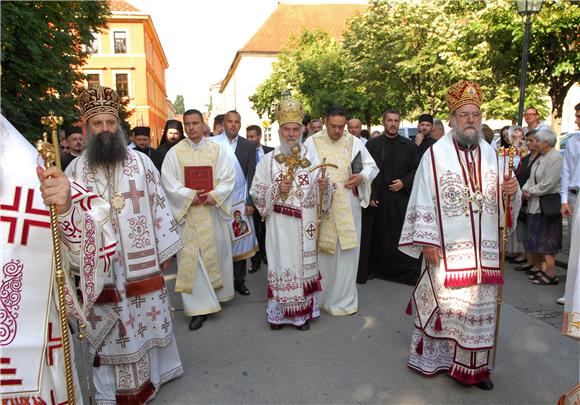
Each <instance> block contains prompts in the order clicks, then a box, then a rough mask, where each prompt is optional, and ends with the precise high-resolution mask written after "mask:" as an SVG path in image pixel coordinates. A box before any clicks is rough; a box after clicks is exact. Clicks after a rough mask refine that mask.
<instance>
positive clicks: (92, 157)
mask: <svg viewBox="0 0 580 405" xmlns="http://www.w3.org/2000/svg"><path fill="white" fill-rule="evenodd" d="M87 138H88V141H87V147H86V149H85V152H84V154H85V156H86V159H87V163H88V165H89V167H90V168H91V169H98V168H99V167H111V166H115V165H116V164H117V163H122V162H123V161H125V159H126V158H127V156H128V154H129V152H128V151H127V137H126V136H125V133H124V132H123V130H122V129H121V127H119V129H118V130H117V132H116V133H112V132H109V131H103V132H101V133H100V134H98V135H93V134H92V133H91V132H90V131H88V135H87Z"/></svg>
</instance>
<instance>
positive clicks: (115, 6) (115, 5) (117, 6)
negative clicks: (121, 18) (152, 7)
mask: <svg viewBox="0 0 580 405" xmlns="http://www.w3.org/2000/svg"><path fill="white" fill-rule="evenodd" d="M109 3H110V7H111V11H113V12H114V11H129V12H140V11H141V10H139V9H138V8H136V7H134V6H132V5H131V4H129V3H127V2H126V1H122V0H120V1H118V0H114V1H110V2H109Z"/></svg>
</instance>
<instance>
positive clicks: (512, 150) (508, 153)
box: [493, 146, 519, 367]
mask: <svg viewBox="0 0 580 405" xmlns="http://www.w3.org/2000/svg"><path fill="white" fill-rule="evenodd" d="M497 154H498V156H503V157H504V165H505V158H506V157H507V158H508V172H507V176H506V177H507V178H508V179H510V178H511V177H512V172H513V169H514V158H515V156H516V155H518V154H519V151H518V149H517V148H516V147H515V146H510V147H509V148H504V147H501V146H500V147H499V148H498V149H497ZM504 181H505V178H504ZM503 203H504V207H505V208H504V216H503V229H502V234H501V260H500V262H499V271H500V274H501V275H502V276H503V273H504V268H505V248H506V243H507V239H508V234H507V230H508V220H509V219H510V216H511V210H510V197H508V195H507V194H505V193H503ZM511 220H512V221H513V218H512V219H511ZM502 297H503V284H500V285H499V288H498V291H497V304H496V311H495V312H496V317H495V335H494V340H493V341H494V346H493V366H494V367H495V356H496V354H497V342H498V339H499V321H500V318H501V304H502V299H503V298H502Z"/></svg>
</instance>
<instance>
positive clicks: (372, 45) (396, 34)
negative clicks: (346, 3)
mask: <svg viewBox="0 0 580 405" xmlns="http://www.w3.org/2000/svg"><path fill="white" fill-rule="evenodd" d="M484 6H485V3H483V2H468V1H457V0H434V1H430V2H424V1H423V2H408V1H386V0H373V1H372V2H371V3H370V7H369V10H368V12H367V13H365V14H364V15H361V16H359V17H357V18H355V19H354V20H353V22H352V24H351V26H350V29H349V30H348V31H347V32H346V33H345V35H344V47H345V49H346V51H347V54H348V57H349V58H350V59H351V60H353V61H354V62H353V70H354V73H355V75H356V76H357V77H358V78H359V80H360V83H361V86H363V87H364V88H365V89H366V91H365V92H366V94H367V97H369V99H371V100H372V101H373V103H375V104H377V105H380V106H382V107H383V108H385V107H395V108H398V109H399V110H400V111H401V113H402V115H403V117H406V118H414V117H415V116H417V115H418V114H420V113H422V112H429V113H431V114H438V113H440V112H442V111H445V110H446V107H445V94H446V91H447V89H448V87H449V85H450V84H452V83H453V82H455V81H457V80H459V79H461V78H473V77H477V76H478V75H479V74H478V72H477V70H476V67H475V64H474V63H472V62H471V61H470V60H469V59H467V58H464V55H463V53H462V52H459V50H461V49H469V45H471V46H476V44H474V43H471V44H470V43H469V42H470V41H469V38H467V37H465V35H464V34H463V30H464V28H465V26H466V25H468V24H469V23H470V21H472V16H473V15H474V14H475V13H476V12H477V10H478V9H479V8H481V7H484Z"/></svg>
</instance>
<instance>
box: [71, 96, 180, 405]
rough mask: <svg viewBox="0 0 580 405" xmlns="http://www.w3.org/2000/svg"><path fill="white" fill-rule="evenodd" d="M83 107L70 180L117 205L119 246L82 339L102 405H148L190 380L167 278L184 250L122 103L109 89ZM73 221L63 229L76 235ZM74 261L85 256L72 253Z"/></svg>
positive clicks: (85, 100)
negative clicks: (81, 146)
mask: <svg viewBox="0 0 580 405" xmlns="http://www.w3.org/2000/svg"><path fill="white" fill-rule="evenodd" d="M80 106H81V110H82V111H83V115H84V118H85V122H86V127H87V139H88V142H87V147H86V149H85V151H84V152H83V154H82V155H81V156H80V157H78V158H77V159H75V160H73V162H72V163H71V164H70V165H69V166H68V167H67V169H66V173H67V175H68V176H69V177H70V178H71V179H73V180H74V181H76V182H78V183H79V184H81V185H82V186H83V187H85V188H87V189H90V190H91V191H93V192H95V193H97V194H99V195H100V196H101V198H103V199H105V200H106V201H107V202H109V204H110V218H111V221H112V225H113V230H114V233H115V239H116V241H117V247H116V249H115V251H113V252H110V254H108V258H109V260H110V261H111V263H112V271H110V272H109V274H108V278H107V280H106V281H105V287H104V289H103V292H102V293H101V295H100V296H99V299H98V300H97V303H96V305H95V306H94V308H93V309H94V311H92V312H91V314H90V316H89V317H88V322H87V324H86V325H84V326H85V328H83V329H82V332H83V334H84V335H85V336H87V339H88V340H89V343H90V348H89V355H90V360H91V361H92V362H93V383H94V386H95V389H96V394H95V399H96V402H97V403H98V404H108V403H113V402H115V401H116V402H117V403H134V404H142V403H145V402H147V401H149V400H150V399H151V398H153V397H154V396H155V394H156V393H157V391H158V390H159V388H160V386H161V385H162V384H164V383H166V382H168V381H170V380H172V379H173V378H176V377H178V376H180V375H181V374H183V368H182V366H181V359H180V357H179V352H178V349H177V343H176V340H175V335H174V334H173V321H172V314H171V305H170V302H169V297H168V293H167V289H166V288H165V282H164V279H163V274H162V272H163V270H165V269H167V268H168V267H169V266H170V264H171V260H172V257H173V256H174V255H175V254H176V253H177V252H179V250H180V249H181V248H182V247H183V243H182V241H181V238H180V237H179V234H178V233H177V223H176V222H175V220H174V219H173V216H172V215H171V211H170V210H169V207H168V205H167V198H166V196H165V192H164V191H163V188H162V187H161V183H160V179H159V172H158V171H157V169H156V168H155V166H154V165H153V162H152V161H151V160H150V159H149V158H148V157H147V156H146V155H144V154H142V153H139V152H137V151H135V150H133V149H131V148H127V146H126V145H127V142H126V137H125V134H124V133H123V131H122V129H121V127H120V125H119V98H118V96H117V93H116V92H115V91H114V90H112V89H110V88H107V87H97V88H92V89H88V90H86V91H85V92H84V93H83V94H81V97H80ZM69 224H70V221H69V222H67V221H61V227H65V228H66V229H69V230H70V232H71V233H73V232H75V229H74V227H71V226H70V225H69ZM69 254H73V255H74V254H78V252H77V251H76V250H75V249H73V248H70V249H69Z"/></svg>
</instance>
